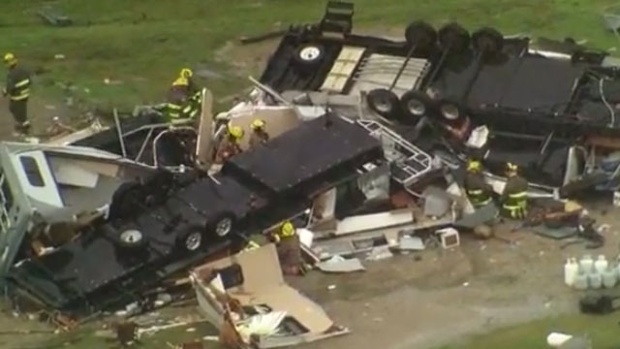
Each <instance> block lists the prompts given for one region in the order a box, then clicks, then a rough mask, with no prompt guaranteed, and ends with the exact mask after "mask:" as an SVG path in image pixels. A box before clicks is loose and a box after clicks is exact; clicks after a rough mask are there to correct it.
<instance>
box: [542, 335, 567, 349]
mask: <svg viewBox="0 0 620 349" xmlns="http://www.w3.org/2000/svg"><path fill="white" fill-rule="evenodd" d="M571 338H573V336H571V335H569V334H564V333H559V332H551V333H549V335H548V336H547V344H548V345H549V346H550V347H552V348H559V347H560V346H561V345H562V344H564V343H566V342H568V340H569V339H571Z"/></svg>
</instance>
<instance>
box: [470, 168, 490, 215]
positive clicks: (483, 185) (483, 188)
mask: <svg viewBox="0 0 620 349" xmlns="http://www.w3.org/2000/svg"><path fill="white" fill-rule="evenodd" d="M465 192H466V193H467V197H468V198H469V201H470V202H471V203H472V205H474V208H476V209H478V208H480V207H483V206H486V205H488V204H490V203H491V202H492V201H493V187H492V186H491V185H490V184H489V183H487V182H486V181H485V180H484V176H483V175H482V164H481V163H480V161H478V160H469V161H468V163H467V174H466V176H465Z"/></svg>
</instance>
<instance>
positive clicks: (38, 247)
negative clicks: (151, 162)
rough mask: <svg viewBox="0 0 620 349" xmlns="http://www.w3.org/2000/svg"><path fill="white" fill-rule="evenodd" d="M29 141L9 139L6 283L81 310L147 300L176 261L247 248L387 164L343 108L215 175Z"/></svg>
mask: <svg viewBox="0 0 620 349" xmlns="http://www.w3.org/2000/svg"><path fill="white" fill-rule="evenodd" d="M7 147H9V148H7ZM20 147H28V146H25V145H11V144H9V145H4V146H3V147H0V151H2V150H3V149H6V150H4V151H2V157H1V159H0V160H1V163H2V171H3V174H4V175H3V176H2V188H3V191H2V192H3V196H2V200H3V202H2V208H3V211H2V212H4V214H3V216H2V217H3V221H2V222H3V224H2V226H1V227H2V229H3V234H2V240H0V243H1V245H0V248H1V249H2V251H3V256H4V257H3V259H2V264H1V265H0V266H1V267H2V275H1V276H2V282H3V284H4V286H5V289H7V290H8V293H9V295H11V296H12V297H14V298H20V299H23V298H26V299H29V300H32V301H35V302H36V303H37V304H40V305H42V306H43V307H44V308H53V309H56V310H60V311H62V312H64V313H66V314H70V315H73V316H75V317H80V316H84V315H87V314H91V313H93V312H96V311H100V310H104V309H110V308H113V307H115V306H118V305H123V304H126V303H128V302H132V301H136V300H140V299H141V297H142V296H143V295H144V293H145V292H147V291H149V290H150V289H152V287H153V286H156V285H157V284H158V283H160V282H161V281H162V280H163V279H165V278H166V277H168V276H170V275H171V274H173V273H174V272H176V271H179V270H184V269H187V268H188V267H189V266H190V265H192V264H195V263H199V262H202V261H203V260H204V259H205V258H207V257H208V256H209V255H212V254H214V253H217V251H222V250H223V249H226V248H232V249H239V248H240V247H241V246H243V245H244V244H245V236H247V235H248V234H252V233H259V232H262V230H263V229H266V228H269V227H270V226H273V225H274V224H277V223H278V222H280V221H282V220H284V219H288V218H290V217H294V216H298V215H299V214H300V212H304V211H305V210H306V209H307V208H309V207H310V206H311V205H312V200H313V199H314V198H316V197H317V196H318V195H320V194H322V193H323V192H325V191H327V190H329V189H332V188H334V187H336V186H341V185H348V183H351V182H353V183H357V181H358V180H359V179H360V178H362V177H364V176H372V175H373V173H372V172H373V171H374V169H379V168H384V167H385V166H384V162H385V158H384V156H383V150H382V148H381V144H380V143H379V142H378V141H377V140H376V139H375V138H374V137H372V136H371V135H369V133H368V132H367V130H365V129H364V128H363V127H360V126H359V125H357V124H356V123H353V122H350V121H347V120H345V119H342V118H340V117H337V116H332V115H326V116H323V117H320V118H317V119H315V120H312V121H309V122H305V123H302V124H300V125H299V126H296V127H294V128H291V129H290V130H287V131H286V132H284V133H282V134H281V135H279V136H277V137H275V138H273V139H272V140H271V141H270V142H269V143H268V144H267V145H265V146H262V147H259V148H257V149H254V150H250V151H246V152H244V153H242V154H240V155H238V156H235V157H233V158H232V159H230V160H229V161H228V162H226V163H225V164H224V166H223V168H222V169H221V171H220V172H219V173H217V174H214V175H208V174H206V173H202V172H200V171H191V172H186V173H176V174H175V173H174V172H171V171H168V170H163V169H156V168H153V167H150V166H147V165H145V164H139V163H137V162H135V161H130V160H127V159H125V158H122V157H120V156H118V155H114V154H111V153H108V152H105V151H101V150H95V149H92V148H86V147H78V146H64V147H58V146H52V145H30V147H31V148H26V149H22V148H20ZM58 153H61V154H62V156H61V155H58ZM52 198H53V199H54V201H53V202H50V200H52ZM60 212H62V213H63V214H64V215H65V216H64V218H60V217H62V216H61V215H60V214H59V213H60ZM86 213H90V215H87V216H88V217H87V218H84V219H83V221H80V219H78V218H81V217H82V216H83V215H86ZM78 216H79V217H78Z"/></svg>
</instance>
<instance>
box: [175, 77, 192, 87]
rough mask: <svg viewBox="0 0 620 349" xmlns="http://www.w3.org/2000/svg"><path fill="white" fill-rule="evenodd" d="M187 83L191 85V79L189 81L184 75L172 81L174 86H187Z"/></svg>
mask: <svg viewBox="0 0 620 349" xmlns="http://www.w3.org/2000/svg"><path fill="white" fill-rule="evenodd" d="M187 85H189V81H187V79H186V78H184V77H178V78H177V79H176V80H174V82H173V83H172V86H187Z"/></svg>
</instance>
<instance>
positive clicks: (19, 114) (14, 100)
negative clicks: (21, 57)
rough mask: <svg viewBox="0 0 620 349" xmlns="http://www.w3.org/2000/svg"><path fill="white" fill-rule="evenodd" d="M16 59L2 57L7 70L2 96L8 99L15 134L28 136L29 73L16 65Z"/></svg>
mask: <svg viewBox="0 0 620 349" xmlns="http://www.w3.org/2000/svg"><path fill="white" fill-rule="evenodd" d="M17 63H18V61H17V57H15V55H14V54H12V53H7V54H5V55H4V65H5V66H6V68H7V75H6V85H5V88H4V89H3V90H2V94H3V95H4V96H5V97H8V98H9V111H10V112H11V115H12V116H13V119H14V120H15V132H16V133H18V134H28V132H29V131H30V121H29V120H28V99H29V98H30V85H31V83H32V81H31V79H30V72H28V70H26V69H24V68H23V67H21V66H20V65H18V64H17Z"/></svg>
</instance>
